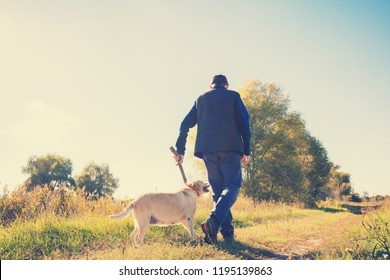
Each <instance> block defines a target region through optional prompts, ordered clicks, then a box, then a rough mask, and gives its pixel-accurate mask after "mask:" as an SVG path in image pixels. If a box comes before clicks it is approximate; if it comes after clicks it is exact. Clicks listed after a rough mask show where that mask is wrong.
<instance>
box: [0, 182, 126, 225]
mask: <svg viewBox="0 0 390 280" xmlns="http://www.w3.org/2000/svg"><path fill="white" fill-rule="evenodd" d="M123 207H124V202H119V201H115V200H113V199H112V198H111V197H100V198H98V199H97V200H92V199H90V198H89V196H88V194H87V193H86V192H85V191H83V190H80V189H75V188H72V189H69V188H66V187H65V186H63V187H61V188H59V189H55V190H51V188H50V187H49V186H47V185H46V186H44V187H39V188H34V189H33V190H32V191H27V188H26V187H24V186H22V187H20V188H18V189H16V190H15V191H13V192H11V193H10V192H8V191H7V190H6V189H5V190H4V193H3V195H2V196H1V197H0V221H1V224H2V225H3V226H7V225H10V224H12V223H13V222H15V221H28V220H36V219H38V218H40V217H42V216H45V217H47V216H57V217H66V218H68V217H76V216H84V215H90V216H104V215H109V214H112V213H115V212H118V211H121V210H122V208H123Z"/></svg>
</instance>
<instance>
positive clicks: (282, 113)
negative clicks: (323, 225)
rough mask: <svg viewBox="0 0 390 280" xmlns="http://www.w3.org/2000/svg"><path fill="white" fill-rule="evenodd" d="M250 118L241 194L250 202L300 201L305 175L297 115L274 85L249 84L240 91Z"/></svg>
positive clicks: (300, 131) (299, 119) (301, 133)
mask: <svg viewBox="0 0 390 280" xmlns="http://www.w3.org/2000/svg"><path fill="white" fill-rule="evenodd" d="M240 94H241V96H242V99H243V101H244V102H245V104H246V107H247V109H248V113H249V115H250V124H251V133H252V139H251V151H252V157H251V161H250V163H249V165H248V166H247V168H246V169H245V172H244V173H245V175H246V176H245V180H244V182H243V189H244V193H245V194H247V195H248V196H250V197H252V199H254V200H257V201H260V200H278V201H286V202H294V201H298V200H301V199H302V197H301V196H302V193H303V192H304V189H303V180H304V173H303V170H302V167H301V162H300V159H299V151H300V149H301V146H302V139H303V135H304V123H303V121H302V118H301V116H300V114H298V113H296V112H293V113H290V112H289V111H288V108H289V103H290V101H289V99H288V97H287V96H286V95H285V94H283V91H282V89H281V88H280V87H278V86H276V85H275V84H269V83H260V82H257V81H251V82H249V83H248V84H247V85H246V86H245V88H243V89H241V90H240Z"/></svg>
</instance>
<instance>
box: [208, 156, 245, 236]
mask: <svg viewBox="0 0 390 280" xmlns="http://www.w3.org/2000/svg"><path fill="white" fill-rule="evenodd" d="M203 160H204V162H205V164H206V168H207V174H208V180H209V183H210V184H211V187H212V189H213V200H214V209H213V211H212V212H211V215H214V216H215V217H216V218H217V219H218V220H219V222H220V223H221V234H222V235H223V236H229V235H233V233H234V227H233V224H232V221H233V216H232V213H231V211H230V208H231V207H232V206H233V204H234V203H235V202H236V199H237V196H238V193H239V191H240V187H241V182H242V173H241V154H240V153H238V152H209V153H204V154H203Z"/></svg>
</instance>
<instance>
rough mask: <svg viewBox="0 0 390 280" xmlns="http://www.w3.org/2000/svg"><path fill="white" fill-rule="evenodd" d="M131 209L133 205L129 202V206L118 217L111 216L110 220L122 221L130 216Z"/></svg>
mask: <svg viewBox="0 0 390 280" xmlns="http://www.w3.org/2000/svg"><path fill="white" fill-rule="evenodd" d="M133 208H134V203H133V202H131V203H130V204H129V206H128V207H127V208H126V209H125V210H124V211H123V212H122V213H120V214H118V215H111V216H110V218H111V219H114V220H122V219H124V218H126V217H127V216H129V215H130V214H131V212H132V210H133Z"/></svg>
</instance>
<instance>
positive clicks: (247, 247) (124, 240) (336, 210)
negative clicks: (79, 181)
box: [0, 189, 390, 260]
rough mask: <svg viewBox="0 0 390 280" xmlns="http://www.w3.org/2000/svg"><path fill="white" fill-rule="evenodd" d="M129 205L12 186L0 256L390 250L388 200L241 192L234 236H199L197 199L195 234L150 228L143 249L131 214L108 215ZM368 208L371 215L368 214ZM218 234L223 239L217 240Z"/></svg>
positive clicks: (2, 208) (2, 212)
mask: <svg viewBox="0 0 390 280" xmlns="http://www.w3.org/2000/svg"><path fill="white" fill-rule="evenodd" d="M127 203H128V202H127V201H126V202H124V201H113V200H111V199H108V198H102V199H99V200H97V201H91V200H88V199H86V198H85V195H84V194H83V193H82V192H81V191H77V192H69V191H66V190H64V189H63V190H57V191H55V192H51V191H49V190H48V189H37V190H35V191H33V192H29V193H26V192H24V191H23V190H17V191H15V192H13V193H5V194H4V195H3V196H2V197H1V199H0V217H1V222H2V224H1V226H0V257H1V259H3V260H4V259H104V260H111V259H113V260H118V259H142V260H159V259H184V260H192V259H203V260H204V259H220V260H225V259H229V260H235V259H383V258H386V255H389V247H388V246H389V242H390V241H389V236H390V234H389V230H390V227H389V222H390V214H389V213H390V211H389V209H390V202H389V201H385V202H383V203H381V206H380V207H378V205H369V204H342V203H340V202H334V201H327V202H322V203H319V208H318V209H316V210H310V209H304V208H303V207H300V206H297V205H286V204H280V203H265V202H264V203H260V204H254V203H253V202H252V201H251V200H250V199H248V198H245V197H239V199H238V200H237V203H236V204H235V205H234V208H233V215H234V218H235V220H234V223H235V227H236V240H237V242H235V243H233V244H226V243H225V242H223V241H222V240H220V241H219V242H218V244H217V245H216V246H212V245H208V244H205V243H204V242H203V240H202V233H201V229H200V226H199V225H200V223H201V222H202V221H203V220H204V219H205V218H206V217H207V216H208V213H209V211H210V210H211V208H212V202H211V198H210V197H209V198H201V199H200V200H199V202H198V206H197V214H196V217H195V225H196V226H195V231H196V233H197V236H198V237H197V238H196V239H191V238H190V236H189V235H188V232H187V231H186V230H185V229H184V228H183V227H181V226H172V227H149V228H148V231H147V233H146V236H145V246H143V247H142V248H136V249H135V248H133V247H132V246H131V243H130V236H129V235H130V233H131V231H132V229H133V220H132V218H131V217H129V218H128V219H125V220H122V221H115V220H112V219H110V218H108V217H107V215H110V214H113V213H117V212H119V211H121V210H122V208H123V207H125V205H126V204H127ZM366 211H368V212H366ZM220 239H221V237H220Z"/></svg>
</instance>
